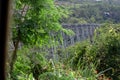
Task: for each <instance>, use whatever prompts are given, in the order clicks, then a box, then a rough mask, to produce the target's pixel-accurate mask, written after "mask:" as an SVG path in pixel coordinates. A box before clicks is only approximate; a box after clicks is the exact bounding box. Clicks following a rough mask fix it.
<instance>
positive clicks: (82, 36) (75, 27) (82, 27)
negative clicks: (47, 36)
mask: <svg viewBox="0 0 120 80" xmlns="http://www.w3.org/2000/svg"><path fill="white" fill-rule="evenodd" d="M62 26H63V27H64V28H66V29H71V30H72V31H73V32H74V33H75V35H73V36H68V35H66V34H64V33H62V36H63V46H64V47H67V46H69V45H72V44H75V43H76V42H78V41H83V40H86V39H88V38H89V39H90V40H92V37H93V35H94V30H95V29H96V28H99V27H100V24H62Z"/></svg>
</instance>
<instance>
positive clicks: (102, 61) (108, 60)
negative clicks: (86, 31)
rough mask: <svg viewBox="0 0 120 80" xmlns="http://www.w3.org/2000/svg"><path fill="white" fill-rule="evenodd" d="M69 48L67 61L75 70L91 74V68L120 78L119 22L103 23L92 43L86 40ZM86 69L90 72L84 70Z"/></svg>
mask: <svg viewBox="0 0 120 80" xmlns="http://www.w3.org/2000/svg"><path fill="white" fill-rule="evenodd" d="M67 49H68V50H65V52H66V53H68V54H69V56H68V57H66V58H67V59H66V61H68V62H69V64H70V65H71V67H72V68H73V69H74V70H78V69H80V70H82V71H81V72H82V74H83V76H84V73H88V74H89V72H90V74H91V72H93V71H89V69H91V70H97V71H98V72H100V73H101V74H105V75H106V76H110V77H113V78H114V79H116V80H119V79H117V78H118V76H119V69H120V65H119V63H120V59H119V57H120V25H119V24H116V25H115V24H106V25H103V26H101V28H99V29H96V31H95V35H94V38H93V42H92V43H90V42H89V41H84V42H80V43H78V44H76V45H74V46H71V47H68V48H67ZM92 68H93V69H92ZM109 68H110V69H109ZM86 69H87V70H86ZM107 69H109V70H107ZM84 70H85V71H88V72H84ZM104 70H105V71H104ZM106 70H107V71H106ZM92 75H93V73H92ZM87 77H88V76H87Z"/></svg>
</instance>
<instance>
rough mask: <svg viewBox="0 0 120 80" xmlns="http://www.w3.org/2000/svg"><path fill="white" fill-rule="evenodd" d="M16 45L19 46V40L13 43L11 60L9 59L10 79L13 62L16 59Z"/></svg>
mask: <svg viewBox="0 0 120 80" xmlns="http://www.w3.org/2000/svg"><path fill="white" fill-rule="evenodd" d="M18 45H19V39H18V40H17V41H16V42H15V43H14V47H15V49H14V51H13V54H12V59H11V63H10V75H11V78H13V76H12V73H13V69H14V64H15V61H16V59H17V50H18Z"/></svg>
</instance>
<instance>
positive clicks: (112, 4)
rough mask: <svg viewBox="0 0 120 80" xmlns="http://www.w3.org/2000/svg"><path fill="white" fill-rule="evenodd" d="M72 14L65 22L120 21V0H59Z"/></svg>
mask: <svg viewBox="0 0 120 80" xmlns="http://www.w3.org/2000/svg"><path fill="white" fill-rule="evenodd" d="M56 3H58V4H60V6H64V7H65V8H66V7H67V8H68V9H69V11H70V12H71V14H70V15H69V17H68V18H66V19H63V20H62V22H64V23H105V22H112V23H119V22H120V17H119V14H120V10H119V9H120V5H119V4H120V1H119V0H99V1H97V0H58V1H56Z"/></svg>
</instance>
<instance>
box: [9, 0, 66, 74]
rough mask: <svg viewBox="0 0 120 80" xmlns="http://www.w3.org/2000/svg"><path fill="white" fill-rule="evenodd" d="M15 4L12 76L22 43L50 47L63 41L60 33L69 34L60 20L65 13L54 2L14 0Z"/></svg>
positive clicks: (47, 0) (48, 0)
mask: <svg viewBox="0 0 120 80" xmlns="http://www.w3.org/2000/svg"><path fill="white" fill-rule="evenodd" d="M14 3H15V6H14V14H13V18H14V24H13V27H12V34H13V36H12V37H13V38H12V39H13V43H14V51H13V54H12V59H11V63H10V74H12V70H13V65H14V63H15V61H16V58H17V49H18V45H19V43H20V42H22V43H23V44H24V45H27V46H30V45H37V46H43V45H49V44H53V43H54V42H55V41H56V40H57V41H58V40H59V41H60V40H61V41H62V37H61V36H60V34H59V33H58V32H61V31H64V32H67V30H66V29H64V28H62V26H61V25H60V23H59V19H60V18H61V17H62V16H64V14H63V12H64V11H63V10H62V9H61V8H59V7H58V6H56V5H54V1H53V0H14ZM56 33H57V34H56ZM58 37H59V39H58Z"/></svg>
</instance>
